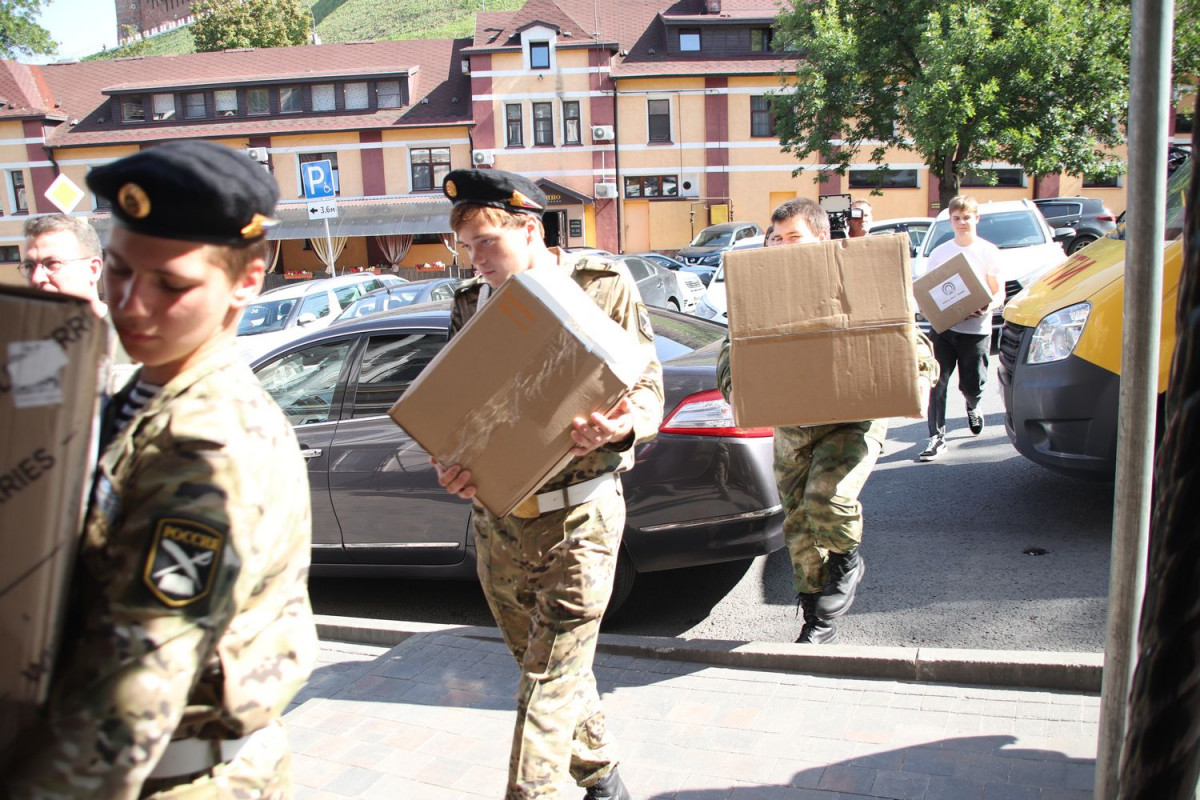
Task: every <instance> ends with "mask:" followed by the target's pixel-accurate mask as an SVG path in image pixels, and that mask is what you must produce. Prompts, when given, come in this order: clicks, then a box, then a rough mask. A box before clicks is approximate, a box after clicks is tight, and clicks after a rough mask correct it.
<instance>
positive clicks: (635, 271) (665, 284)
mask: <svg viewBox="0 0 1200 800" xmlns="http://www.w3.org/2000/svg"><path fill="white" fill-rule="evenodd" d="M613 260H615V261H620V262H621V263H623V264H624V265H625V268H626V269H628V270H629V274H631V275H633V279H634V281H635V282H636V283H637V287H638V291H639V292H640V293H641V295H642V302H643V303H645V304H646V305H648V306H654V307H655V308H669V309H671V310H672V311H686V312H689V313H690V312H691V311H693V310H694V309H695V307H696V300H695V295H694V294H693V289H692V288H689V287H688V286H686V285H682V284H681V283H680V282H679V280H678V279H677V278H676V277H675V276H676V275H677V274H678V273H675V272H672V271H671V270H669V269H667V268H666V267H660V266H659V265H658V264H655V263H654V262H653V261H647V260H646V259H644V258H642V257H641V256H614V257H613Z"/></svg>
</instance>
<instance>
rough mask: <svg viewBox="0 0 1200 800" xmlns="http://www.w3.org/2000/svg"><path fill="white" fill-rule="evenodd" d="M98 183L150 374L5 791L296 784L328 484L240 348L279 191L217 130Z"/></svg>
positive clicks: (255, 793) (118, 401) (125, 414)
mask: <svg viewBox="0 0 1200 800" xmlns="http://www.w3.org/2000/svg"><path fill="white" fill-rule="evenodd" d="M88 185H89V186H90V187H91V189H92V191H93V192H95V193H96V195H97V196H99V197H104V198H106V199H108V200H110V201H112V207H113V213H114V217H115V221H116V223H117V224H116V226H115V227H114V229H113V232H112V238H111V241H110V243H109V247H108V252H107V254H106V266H105V270H104V276H105V277H104V280H105V289H106V295H107V297H108V300H109V310H110V313H111V315H112V319H113V324H114V325H115V327H116V329H117V332H118V334H119V335H120V337H121V341H122V343H123V344H124V346H125V348H126V349H127V350H128V351H129V353H130V355H132V356H133V357H134V358H136V359H137V360H139V361H140V362H141V363H142V365H143V366H142V368H141V370H140V371H139V372H138V374H137V375H136V377H135V379H134V380H133V381H131V382H130V385H129V386H127V387H126V388H125V389H124V390H122V391H121V392H120V393H119V394H118V395H116V397H115V398H114V399H113V402H112V403H111V404H110V406H109V411H108V413H107V414H106V418H105V419H104V421H103V424H102V432H101V437H102V445H103V450H102V456H101V459H100V463H99V466H98V469H97V474H96V480H95V486H94V490H93V494H92V499H91V504H90V507H89V511H88V517H87V524H86V528H85V533H84V538H83V540H82V543H81V547H80V552H79V559H78V565H77V568H76V575H75V586H74V589H75V595H74V597H73V601H72V603H71V606H70V609H69V611H68V632H67V636H66V637H65V641H66V645H65V647H64V651H63V653H62V654H61V658H60V660H59V662H58V664H57V667H56V671H55V675H54V679H53V682H52V687H51V697H50V701H49V703H48V705H47V708H46V713H45V715H44V719H43V720H42V721H41V722H40V723H39V725H38V726H37V727H36V728H35V729H33V730H30V731H28V732H27V733H26V734H25V735H24V736H23V737H22V740H23V741H22V745H23V747H24V749H23V751H22V752H20V753H18V754H17V757H16V758H14V759H13V760H12V761H11V762H10V763H9V765H8V766H7V767H6V768H5V770H4V775H5V778H6V783H7V786H6V788H7V790H8V791H9V792H10V793H11V795H12V796H14V797H17V798H26V797H37V798H106V799H107V798H137V797H153V798H160V799H165V798H171V800H176V799H177V798H201V797H203V798H213V797H257V798H286V797H290V796H291V781H290V774H289V760H288V744H287V737H286V735H285V732H284V729H283V726H282V723H281V722H280V716H281V715H282V714H283V712H284V710H285V709H286V707H287V704H288V703H289V702H290V701H291V699H292V698H293V696H294V695H295V693H296V691H297V690H298V689H299V688H300V686H301V685H302V684H303V682H304V681H305V680H306V678H307V677H308V674H309V672H310V670H311V667H312V663H313V660H314V657H315V648H316V631H315V628H314V625H313V619H312V612H311V609H310V607H309V602H308V593H307V586H306V578H307V574H308V563H309V549H310V547H311V527H310V521H309V498H308V484H307V476H306V471H305V465H304V461H303V459H302V458H301V456H300V453H299V449H298V446H297V443H296V439H295V437H294V435H293V434H292V429H291V426H290V425H289V424H288V421H287V419H286V418H285V417H284V416H283V414H282V412H281V411H280V410H279V408H278V406H276V405H275V403H274V402H273V401H272V400H271V398H270V396H269V395H267V394H266V393H265V392H264V391H263V390H262V388H261V387H260V386H259V384H258V381H257V380H256V379H255V377H254V375H253V374H252V373H251V372H250V370H249V369H248V368H247V367H246V366H245V365H243V364H242V363H241V362H240V361H239V359H238V355H237V350H236V348H235V346H234V336H235V333H236V329H237V322H238V317H239V316H240V314H241V312H242V309H243V308H245V306H246V305H247V304H248V303H250V302H251V301H252V300H253V299H254V298H255V296H256V295H257V294H258V291H259V288H260V286H261V284H262V277H263V270H264V267H265V259H264V255H265V254H264V246H263V238H264V232H265V227H266V226H267V225H269V224H271V223H272V222H273V220H271V219H270V218H269V215H270V214H271V213H272V210H273V209H274V206H275V201H276V199H277V198H278V190H277V188H276V186H275V181H274V179H272V178H271V177H270V176H269V175H268V174H267V173H266V172H264V171H263V170H262V169H261V168H260V167H259V166H258V165H257V164H254V163H252V162H250V161H248V160H247V159H246V158H245V157H244V156H242V155H241V154H240V153H238V152H237V151H235V150H232V149H230V148H225V147H220V146H218V145H214V144H207V143H201V142H181V143H173V144H164V145H160V146H158V147H154V148H151V149H149V150H144V151H142V152H140V153H138V154H136V155H133V156H129V157H128V158H125V159H122V160H120V161H117V162H115V163H112V164H109V165H106V166H102V167H98V168H96V169H95V170H93V171H92V172H91V173H90V174H89V175H88ZM264 464H268V465H270V470H265V469H263V465H264Z"/></svg>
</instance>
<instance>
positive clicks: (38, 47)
mask: <svg viewBox="0 0 1200 800" xmlns="http://www.w3.org/2000/svg"><path fill="white" fill-rule="evenodd" d="M49 2H50V0H0V54H3V56H4V57H5V58H17V57H18V56H22V55H25V56H30V55H34V54H43V55H53V54H54V53H56V52H57V51H58V43H57V42H55V41H54V40H53V39H52V38H50V31H48V30H46V29H45V28H43V27H42V26H41V25H39V24H38V21H37V20H38V16H39V15H40V14H41V13H42V8H43V7H44V6H45V5H46V4H47V3H49Z"/></svg>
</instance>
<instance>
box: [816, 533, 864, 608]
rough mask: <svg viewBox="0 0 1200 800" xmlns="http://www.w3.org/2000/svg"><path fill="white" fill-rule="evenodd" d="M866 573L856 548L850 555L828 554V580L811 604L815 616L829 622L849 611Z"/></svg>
mask: <svg viewBox="0 0 1200 800" xmlns="http://www.w3.org/2000/svg"><path fill="white" fill-rule="evenodd" d="M866 571H867V564H866V562H865V561H864V560H863V557H862V556H860V555H859V554H858V549H857V548H855V550H854V552H852V553H830V554H829V578H828V580H826V582H825V588H824V589H823V590H822V591H821V593H820V594H819V595H817V596H816V601H815V602H814V603H813V611H814V612H815V613H816V615H817V616H818V617H819V618H821V619H823V620H831V619H834V618H835V617H840V616H842V615H843V614H845V613H846V612H847V611H849V610H850V606H851V605H853V603H854V592H855V591H857V589H858V584H859V583H861V582H862V579H863V574H864V573H865V572H866Z"/></svg>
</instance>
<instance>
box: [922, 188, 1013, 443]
mask: <svg viewBox="0 0 1200 800" xmlns="http://www.w3.org/2000/svg"><path fill="white" fill-rule="evenodd" d="M978 225H979V203H977V202H976V201H975V198H974V197H971V196H970V195H966V194H960V195H957V196H955V197H953V198H951V199H950V227H952V228H953V229H954V239H953V240H951V241H949V242H946V243H945V244H941V245H938V246H937V247H936V248H935V249H934V251H933V252H932V253H930V255H929V265H928V268H929V269H931V270H932V269H936V268H937V267H939V266H941V265H942V264H944V263H945V262H947V261H949V260H950V259H951V258H953V257H954V256H956V255H958V254H959V253H962V254H963V255H964V256H966V259H967V260H968V261H970V262H971V266H973V267H974V268H975V271H976V272H978V273H979V275H980V276H981V277H982V278H983V279H984V280H985V281H986V282H987V286H988V289H989V290H990V291H991V293H992V302H991V303H989V304H988V305H986V306H984V307H983V308H981V309H979V310H978V311H976V312H975V313H974V314H972V315H971V316H969V317H967V318H966V319H965V320H963V321H962V322H960V323H958V324H957V325H955V326H953V327H951V328H949V329H947V330H945V331H943V332H942V333H937V332H935V331H932V330H931V331H930V332H929V338H930V339H931V340H933V354H934V357H936V358H937V362H938V365H939V366H941V368H942V372H941V377H940V378H939V379H938V382H937V383H936V384H935V385H934V387H933V388H932V389H930V390H929V443H928V444H926V446H925V449H924V450H923V451H921V456H920V458H921V460H922V461H933V460H934V459H935V458H937V457H938V456H940V455H941V454H942V453H943V452H944V451H945V449H946V393H947V391H949V388H950V376H952V375H953V374H954V369H955V367H957V368H958V389H959V391H960V392H962V394H963V397H964V398H966V401H967V424H968V425H969V426H970V428H971V433H973V434H975V435H979V433H980V432H981V431H983V415H982V414H980V413H979V411H978V410H977V406H978V405H979V399H980V398H981V397H982V396H983V385H984V383H985V382H986V381H987V370H988V351H989V350H990V347H991V340H992V309H993V308H995V307H996V305H998V304H999V303H1000V302H1001V301H1002V300H1003V298H1004V281H1003V279H1002V278H1001V275H1000V249H999V248H998V247H996V245H994V244H992V243H991V242H989V241H987V240H986V239H981V238H980V237H979V236H978V235H977V234H976V228H977V227H978Z"/></svg>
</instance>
